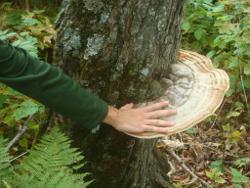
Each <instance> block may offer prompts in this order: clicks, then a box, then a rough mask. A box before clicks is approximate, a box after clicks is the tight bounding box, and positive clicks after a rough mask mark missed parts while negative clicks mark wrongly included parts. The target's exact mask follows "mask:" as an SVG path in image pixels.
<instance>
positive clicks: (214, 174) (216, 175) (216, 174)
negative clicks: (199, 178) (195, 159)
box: [206, 168, 226, 184]
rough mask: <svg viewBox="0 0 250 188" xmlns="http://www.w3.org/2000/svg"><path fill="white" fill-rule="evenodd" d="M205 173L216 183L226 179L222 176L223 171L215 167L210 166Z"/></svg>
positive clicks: (221, 182) (223, 181)
mask: <svg viewBox="0 0 250 188" xmlns="http://www.w3.org/2000/svg"><path fill="white" fill-rule="evenodd" d="M206 175H207V177H209V178H210V179H211V180H213V181H214V182H215V183H218V184H224V183H226V180H225V179H224V178H222V175H223V173H222V172H221V171H219V170H218V169H216V168H212V169H211V170H210V171H207V172H206Z"/></svg>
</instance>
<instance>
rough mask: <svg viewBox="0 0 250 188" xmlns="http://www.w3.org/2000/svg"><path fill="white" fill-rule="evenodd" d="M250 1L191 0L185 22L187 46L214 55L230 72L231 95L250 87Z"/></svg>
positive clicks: (183, 25) (214, 59)
mask: <svg viewBox="0 0 250 188" xmlns="http://www.w3.org/2000/svg"><path fill="white" fill-rule="evenodd" d="M249 7H250V3H249V1H247V0H239V1H232V0H224V1H212V0H190V1H189V3H188V5H187V8H186V15H187V16H186V17H185V20H184V21H183V24H182V29H183V41H182V43H183V46H184V47H185V48H189V49H193V50H194V51H198V52H201V53H205V54H207V56H209V57H211V58H212V60H213V63H214V64H215V65H216V66H218V67H221V68H224V69H225V70H227V72H228V73H229V74H230V81H231V89H230V90H229V92H228V93H227V95H228V96H231V95H232V94H234V93H237V92H241V91H242V83H240V82H241V80H240V76H239V75H240V74H244V80H243V85H244V87H245V88H247V89H250V67H249V60H250V53H249V49H250V22H249V19H250V8H249Z"/></svg>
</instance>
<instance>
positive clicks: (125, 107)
mask: <svg viewBox="0 0 250 188" xmlns="http://www.w3.org/2000/svg"><path fill="white" fill-rule="evenodd" d="M133 107H134V104H133V103H129V104H126V105H124V106H122V107H121V108H120V109H121V110H128V109H131V108H133Z"/></svg>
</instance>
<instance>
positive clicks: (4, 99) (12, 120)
mask: <svg viewBox="0 0 250 188" xmlns="http://www.w3.org/2000/svg"><path fill="white" fill-rule="evenodd" d="M31 3H32V4H31ZM17 5H20V6H21V7H20V6H17ZM22 5H25V7H22ZM26 5H27V6H29V7H30V8H31V7H32V6H34V7H40V8H41V9H33V10H27V9H26ZM51 5H54V3H51ZM47 7H48V6H45V4H44V1H36V2H35V1H30V0H29V1H27V0H26V1H23V2H21V1H4V2H1V3H0V40H4V41H8V42H10V43H11V44H12V45H13V46H16V47H19V48H23V49H25V50H26V51H28V52H29V54H31V55H32V56H34V57H37V58H38V57H40V58H41V59H44V60H47V58H48V53H49V51H50V50H51V48H52V44H53V40H54V38H55V35H56V32H55V30H54V27H53V24H52V22H51V19H50V18H49V17H48V12H47ZM23 8H24V9H23ZM55 12H56V11H54V13H55ZM44 110H45V108H44V107H43V106H42V105H40V104H38V103H37V102H36V101H34V100H31V99H30V98H28V97H26V96H23V95H21V94H20V93H18V92H16V91H14V90H12V89H10V88H8V87H6V86H4V85H3V84H0V123H1V125H2V126H4V127H3V129H5V130H6V128H8V129H10V128H14V129H15V128H16V127H18V125H21V124H23V123H24V121H25V118H27V117H28V116H31V115H34V116H35V118H32V120H33V121H31V122H30V123H29V127H32V126H33V125H37V124H40V122H39V121H41V120H42V119H43V118H44V117H45V115H44V113H43V112H44ZM38 122H39V123H38ZM33 127H34V126H33ZM38 128H39V127H38ZM38 128H36V129H33V128H32V130H33V132H36V133H35V134H38V131H39V129H38ZM33 132H32V134H33ZM4 133H5V134H6V131H5V132H4ZM27 137H29V135H27ZM33 137H36V136H34V135H33ZM32 142H33V141H32ZM19 144H20V146H23V147H24V146H25V147H24V148H26V146H27V145H28V141H27V138H23V139H22V140H21V141H20V142H19Z"/></svg>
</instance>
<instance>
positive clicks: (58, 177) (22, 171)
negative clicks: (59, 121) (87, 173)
mask: <svg viewBox="0 0 250 188" xmlns="http://www.w3.org/2000/svg"><path fill="white" fill-rule="evenodd" d="M70 144H71V141H70V140H69V138H67V137H66V136H65V135H64V134H62V133H61V132H60V131H59V129H58V128H54V129H53V130H52V131H51V132H50V133H49V134H47V135H45V136H44V137H43V138H42V140H41V142H40V143H39V144H37V145H36V146H35V147H34V150H32V151H30V155H29V156H28V157H27V158H26V159H24V160H23V162H22V163H21V164H20V165H19V166H18V167H17V171H16V172H17V174H16V177H17V178H16V180H17V181H16V184H17V186H18V187H20V188H29V187H32V188H33V187H34V185H35V187H37V188H45V187H46V188H63V187H65V188H66V187H67V188H68V187H70V188H78V187H79V188H80V187H81V188H82V187H86V186H87V183H84V181H83V177H84V174H76V173H74V171H75V170H77V169H79V168H81V167H82V166H83V165H84V163H83V159H84V157H83V156H82V155H81V153H80V152H79V151H78V149H76V148H71V147H70Z"/></svg>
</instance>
